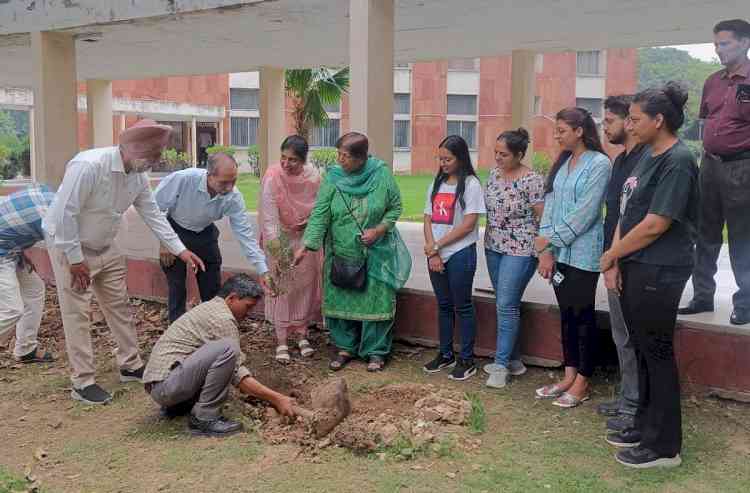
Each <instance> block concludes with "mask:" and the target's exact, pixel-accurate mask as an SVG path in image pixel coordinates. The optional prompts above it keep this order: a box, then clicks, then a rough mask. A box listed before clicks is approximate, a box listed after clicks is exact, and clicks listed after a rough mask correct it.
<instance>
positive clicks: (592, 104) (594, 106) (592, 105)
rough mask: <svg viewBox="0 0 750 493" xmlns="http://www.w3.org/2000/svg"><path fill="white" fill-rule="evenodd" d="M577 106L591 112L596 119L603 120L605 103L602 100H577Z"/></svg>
mask: <svg viewBox="0 0 750 493" xmlns="http://www.w3.org/2000/svg"><path fill="white" fill-rule="evenodd" d="M576 106H578V107H579V108H584V109H587V110H589V113H591V116H593V117H594V118H601V117H602V110H603V109H604V101H603V100H602V99H601V98H576Z"/></svg>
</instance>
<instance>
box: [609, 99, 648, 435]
mask: <svg viewBox="0 0 750 493" xmlns="http://www.w3.org/2000/svg"><path fill="white" fill-rule="evenodd" d="M631 99H632V97H630V96H610V97H608V98H607V99H606V100H605V101H604V109H605V114H604V134H605V135H606V136H607V140H609V142H610V144H614V145H622V146H624V147H625V150H624V151H623V152H621V153H620V155H619V156H617V158H615V162H614V165H613V166H612V178H611V179H610V181H609V186H608V187H607V196H606V204H607V215H606V216H605V218H604V250H605V251H607V250H609V248H610V247H611V246H612V237H613V236H614V234H615V229H616V228H617V222H618V221H619V220H620V197H621V196H622V187H623V185H624V184H625V180H626V179H627V178H628V177H629V176H630V175H631V173H632V172H633V168H635V165H636V164H637V163H638V161H639V160H640V159H641V155H642V153H643V146H642V145H639V144H638V142H637V141H636V139H635V137H633V134H632V133H631V131H630V128H629V124H628V120H629V110H630V102H631ZM607 295H608V299H609V317H610V326H611V328H612V339H614V341H615V346H617V357H618V359H619V362H620V378H621V381H620V392H619V395H618V397H617V398H616V399H615V400H613V401H611V402H604V403H602V404H600V405H599V407H598V411H599V414H602V415H604V416H611V417H610V418H609V419H608V420H607V429H609V430H612V431H622V430H624V429H626V428H630V427H632V426H633V417H634V416H635V412H636V410H637V409H638V359H637V358H636V354H635V349H634V348H633V344H632V343H631V342H630V337H629V334H628V328H627V325H626V324H625V319H624V317H623V315H622V307H621V306H620V296H619V294H618V293H617V291H615V290H609V292H608V293H607Z"/></svg>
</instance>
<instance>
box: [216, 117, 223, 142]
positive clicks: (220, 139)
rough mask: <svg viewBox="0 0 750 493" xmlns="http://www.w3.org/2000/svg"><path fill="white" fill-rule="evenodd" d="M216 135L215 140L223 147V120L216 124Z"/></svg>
mask: <svg viewBox="0 0 750 493" xmlns="http://www.w3.org/2000/svg"><path fill="white" fill-rule="evenodd" d="M216 133H217V134H218V135H217V136H216V140H217V142H218V143H219V145H220V146H223V145H224V120H223V119H222V120H219V124H218V130H216Z"/></svg>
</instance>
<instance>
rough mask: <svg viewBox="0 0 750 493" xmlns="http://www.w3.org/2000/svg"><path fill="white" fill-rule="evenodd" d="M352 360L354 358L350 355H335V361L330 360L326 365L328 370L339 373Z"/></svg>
mask: <svg viewBox="0 0 750 493" xmlns="http://www.w3.org/2000/svg"><path fill="white" fill-rule="evenodd" d="M353 359H354V356H352V355H351V354H341V353H339V354H337V355H336V358H335V359H332V360H331V362H330V363H328V368H330V369H331V370H333V371H339V370H343V369H344V368H345V367H346V365H348V364H349V362H350V361H351V360H353Z"/></svg>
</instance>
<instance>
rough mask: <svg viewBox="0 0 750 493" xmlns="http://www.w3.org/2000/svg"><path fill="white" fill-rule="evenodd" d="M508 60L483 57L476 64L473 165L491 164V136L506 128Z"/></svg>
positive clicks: (508, 79)
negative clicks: (476, 153) (475, 151)
mask: <svg viewBox="0 0 750 493" xmlns="http://www.w3.org/2000/svg"><path fill="white" fill-rule="evenodd" d="M510 84H511V62H510V57H509V56H503V57H484V58H482V59H481V61H480V63H479V129H478V135H477V145H478V146H479V162H478V163H474V165H475V166H477V165H479V167H483V168H489V167H492V166H494V165H495V139H497V136H498V135H499V134H500V133H501V132H503V131H504V130H507V129H509V128H510V123H511V112H512V109H511V98H510Z"/></svg>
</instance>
